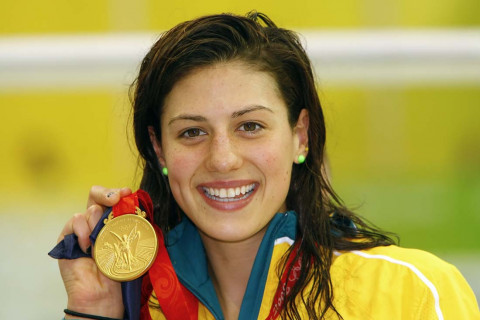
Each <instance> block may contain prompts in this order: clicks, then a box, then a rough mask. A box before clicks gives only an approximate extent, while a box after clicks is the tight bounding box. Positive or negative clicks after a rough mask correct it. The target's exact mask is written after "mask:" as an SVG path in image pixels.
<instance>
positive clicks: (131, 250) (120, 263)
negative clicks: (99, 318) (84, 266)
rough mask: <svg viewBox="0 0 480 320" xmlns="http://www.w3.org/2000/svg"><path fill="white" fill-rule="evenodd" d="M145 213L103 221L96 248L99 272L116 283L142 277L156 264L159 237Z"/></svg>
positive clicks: (111, 215)
mask: <svg viewBox="0 0 480 320" xmlns="http://www.w3.org/2000/svg"><path fill="white" fill-rule="evenodd" d="M145 217H146V214H145V212H143V211H141V210H140V209H139V208H138V207H137V208H136V214H124V215H121V216H119V217H116V218H114V217H113V214H112V213H110V215H109V216H108V218H107V219H105V220H104V223H105V226H104V227H103V228H102V230H100V232H99V234H98V236H97V240H96V241H95V245H94V247H93V254H92V255H93V259H94V260H95V263H96V264H97V267H98V269H99V270H100V271H101V272H102V273H103V274H104V275H105V276H107V277H108V278H110V279H112V280H115V281H130V280H134V279H136V278H138V277H140V276H142V275H143V274H144V273H145V272H147V271H148V269H149V268H150V267H151V265H152V264H153V262H154V260H155V257H156V256H157V251H158V242H157V234H156V233H155V230H154V229H153V227H152V225H151V224H150V222H148V221H147V219H146V218H145Z"/></svg>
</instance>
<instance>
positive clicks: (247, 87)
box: [153, 62, 308, 242]
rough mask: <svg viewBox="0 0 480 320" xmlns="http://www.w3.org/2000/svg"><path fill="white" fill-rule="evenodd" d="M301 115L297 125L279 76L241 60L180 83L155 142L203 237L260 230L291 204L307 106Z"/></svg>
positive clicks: (232, 237)
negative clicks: (276, 78) (293, 123)
mask: <svg viewBox="0 0 480 320" xmlns="http://www.w3.org/2000/svg"><path fill="white" fill-rule="evenodd" d="M299 119H300V121H299V122H298V123H297V126H296V127H295V128H292V127H291V126H290V124H289V122H288V116H287V107H286V105H285V102H284V101H283V99H282V98H281V95H280V92H279V90H278V89H277V85H276V82H275V81H274V79H273V78H272V77H271V76H270V75H269V74H267V73H265V72H259V71H255V70H253V69H252V68H249V67H248V66H247V65H246V64H243V63H241V62H230V63H219V64H216V65H213V66H209V67H203V68H200V69H197V70H194V71H193V72H191V73H190V74H189V75H187V76H186V77H184V78H182V79H181V80H180V81H179V82H177V83H176V84H175V86H174V87H173V89H172V91H171V92H170V93H169V95H168V96H167V98H166V100H165V105H164V109H163V113H162V116H161V128H162V129H161V134H162V140H161V145H159V144H158V142H157V141H153V142H154V147H155V150H156V152H157V155H158V157H159V160H160V162H161V164H162V166H166V167H167V168H168V179H169V183H170V187H171V190H172V192H173V196H174V197H175V200H176V201H177V203H178V204H179V206H180V207H181V208H182V210H183V211H184V212H185V214H186V215H187V216H188V217H189V218H190V219H191V220H192V221H193V223H194V224H195V225H196V226H197V227H198V229H199V230H200V233H201V234H202V235H203V236H207V237H209V238H212V239H214V240H219V241H226V242H236V241H242V240H246V239H249V238H251V237H254V236H256V235H262V236H263V232H264V231H265V229H266V226H267V225H268V223H269V222H270V220H271V219H272V217H273V216H274V215H275V213H277V212H283V211H285V210H286V206H285V199H286V196H287V193H288V189H289V185H290V176H291V170H292V164H293V163H294V162H295V161H296V159H297V157H298V155H300V154H303V155H305V146H306V142H307V141H306V140H307V128H308V114H307V112H306V111H305V110H304V111H302V113H301V115H300V118H299ZM153 140H154V139H153Z"/></svg>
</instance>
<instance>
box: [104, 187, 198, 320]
mask: <svg viewBox="0 0 480 320" xmlns="http://www.w3.org/2000/svg"><path fill="white" fill-rule="evenodd" d="M139 203H140V204H141V205H142V207H143V209H144V210H145V213H146V214H147V219H148V220H150V221H151V222H153V204H152V200H151V199H150V196H149V195H148V194H147V193H146V192H145V191H143V190H138V191H137V192H136V193H133V194H131V195H129V196H126V197H123V198H122V199H120V201H119V202H118V203H117V204H116V205H115V206H113V208H112V212H113V216H114V217H118V216H121V215H124V214H129V213H130V214H131V213H134V212H135V209H136V207H139ZM152 226H153V228H154V230H155V232H156V233H157V239H158V253H157V257H156V258H155V261H154V263H153V265H152V266H151V268H150V270H149V271H148V274H147V275H145V276H144V279H143V283H142V307H141V319H147V320H149V319H151V317H150V312H149V310H148V300H149V298H150V295H151V293H152V289H153V290H154V291H155V295H156V297H157V299H158V303H159V305H160V308H161V309H162V312H163V314H164V316H165V317H166V318H167V319H169V320H170V319H185V320H197V319H198V300H197V298H196V297H195V296H194V295H193V294H192V293H191V292H190V291H189V290H188V289H187V288H185V287H184V286H183V285H182V284H181V283H180V281H179V280H178V277H177V274H176V273H175V270H174V268H173V265H172V262H171V260H170V257H169V255H168V252H167V248H166V247H165V242H164V237H163V233H162V230H160V228H159V227H158V226H157V225H156V224H155V223H152Z"/></svg>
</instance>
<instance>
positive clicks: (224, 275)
mask: <svg viewBox="0 0 480 320" xmlns="http://www.w3.org/2000/svg"><path fill="white" fill-rule="evenodd" d="M264 234H265V232H264V231H263V232H260V233H259V234H257V235H255V236H253V237H252V238H249V239H247V240H245V241H242V242H221V241H218V240H215V239H212V238H210V237H208V236H207V235H204V234H201V237H202V241H203V244H204V247H205V251H206V254H207V257H208V262H209V273H210V277H211V279H212V282H213V285H214V287H215V290H216V292H217V296H218V299H219V302H220V306H221V307H222V312H223V314H224V317H225V319H238V316H239V313H240V307H241V305H242V300H243V296H244V295H245V291H246V289H247V284H248V279H249V278H250V273H251V271H252V267H253V263H254V261H255V257H256V255H257V252H258V248H259V247H260V243H261V242H262V238H263V235H264Z"/></svg>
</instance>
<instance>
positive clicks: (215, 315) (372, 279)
mask: <svg viewBox="0 0 480 320" xmlns="http://www.w3.org/2000/svg"><path fill="white" fill-rule="evenodd" d="M295 226H296V214H295V213H294V212H287V213H285V214H278V215H276V216H275V218H274V219H273V220H272V222H271V224H270V226H269V228H268V230H267V233H266V234H265V237H264V240H263V241H262V244H261V246H260V249H259V253H258V254H257V258H256V260H255V264H254V267H253V269H252V274H251V276H250V280H249V283H248V286H247V290H246V293H245V297H244V300H243V303H242V307H241V311H240V316H239V319H265V318H266V317H267V316H268V314H269V312H270V308H271V306H272V302H273V297H274V295H275V292H276V290H277V285H278V282H279V275H278V274H277V270H278V269H277V264H278V262H279V261H281V258H282V256H283V254H284V253H285V252H286V251H287V250H288V248H289V247H290V246H291V245H292V244H293V239H295V230H296V228H295ZM176 229H177V230H176V231H174V233H173V236H172V234H169V238H170V241H171V243H174V245H172V246H169V247H167V249H168V250H169V254H170V256H171V259H172V262H173V265H174V266H175V271H176V273H177V275H178V277H179V279H180V281H181V282H182V283H183V284H184V285H185V286H186V287H187V288H188V289H189V290H190V291H192V292H193V293H194V294H195V295H196V296H197V298H199V301H200V303H199V308H198V319H199V320H203V319H223V315H222V313H221V309H220V306H219V303H218V300H217V298H216V294H215V292H214V289H213V285H212V284H211V281H210V280H209V278H208V272H206V258H205V257H204V253H203V252H204V251H203V247H202V245H201V241H200V238H199V236H198V233H197V232H196V229H195V227H194V226H193V225H192V224H191V222H189V221H188V220H187V219H184V222H182V225H181V226H180V227H179V228H176ZM174 230H175V229H174ZM192 252H198V253H199V257H196V258H195V259H194V260H195V261H196V263H194V264H192V263H191V261H192V256H191V254H192ZM198 261H199V262H200V263H197V262H198ZM182 264H183V265H182ZM185 264H188V265H185ZM203 272H204V273H205V274H203ZM330 274H331V280H332V284H333V292H334V300H333V302H334V306H335V308H336V309H337V311H338V312H339V313H340V314H341V315H342V317H343V318H344V319H345V320H350V319H362V320H368V319H382V320H383V319H389V320H390V319H393V320H394V319H419V320H420V319H422V320H430V319H432V320H433V319H439V320H443V319H445V320H447V319H448V320H463V319H465V320H467V319H468V320H473V319H479V320H480V311H479V309H478V304H477V301H476V299H475V295H474V294H473V292H472V290H471V288H470V287H469V286H468V284H467V282H466V281H465V279H464V278H463V277H462V275H461V274H460V272H459V271H458V270H457V269H456V268H455V267H454V266H453V265H451V264H448V263H446V262H445V261H443V260H441V259H439V258H437V257H436V256H434V255H432V254H430V253H427V252H424V251H421V250H415V249H405V248H400V247H397V246H393V245H392V246H387V247H376V248H372V249H368V250H359V251H348V252H334V261H333V264H332V267H331V270H330ZM192 275H193V276H192ZM199 275H200V276H199ZM299 309H300V310H299V311H300V313H301V314H305V315H306V312H305V310H302V308H301V304H299ZM150 314H151V316H152V320H159V319H165V317H164V316H163V314H162V313H161V310H159V309H156V308H151V309H150ZM307 318H308V317H307V316H305V317H304V319H307ZM326 319H337V316H336V315H335V314H334V313H333V312H330V313H329V314H328V315H327V317H326ZM169 320H170V319H169Z"/></svg>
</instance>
